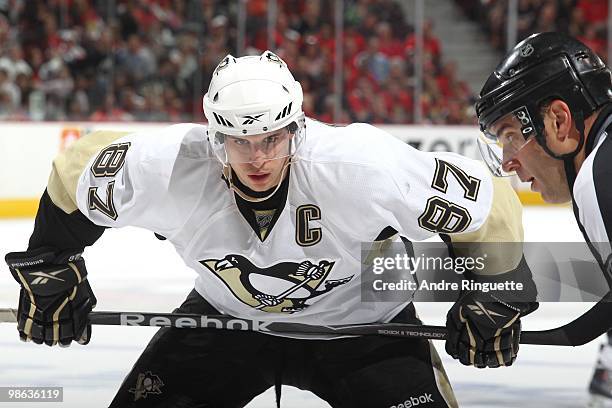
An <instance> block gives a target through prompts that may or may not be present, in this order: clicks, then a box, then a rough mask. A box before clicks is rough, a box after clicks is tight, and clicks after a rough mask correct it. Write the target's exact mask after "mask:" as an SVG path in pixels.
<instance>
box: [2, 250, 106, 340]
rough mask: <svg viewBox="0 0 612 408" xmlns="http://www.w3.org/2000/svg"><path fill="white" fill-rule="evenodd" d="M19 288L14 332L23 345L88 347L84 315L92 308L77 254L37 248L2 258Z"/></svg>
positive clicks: (93, 299) (91, 296)
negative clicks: (76, 343)
mask: <svg viewBox="0 0 612 408" xmlns="http://www.w3.org/2000/svg"><path fill="white" fill-rule="evenodd" d="M5 260H6V263H7V264H8V266H9V269H10V271H11V273H12V274H13V277H14V278H15V280H16V281H17V282H18V283H19V284H20V285H21V291H20V293H19V308H18V313H17V329H18V330H19V336H20V338H21V340H23V341H29V340H32V341H34V342H35V343H37V344H42V343H45V344H47V345H48V346H53V345H55V344H58V343H59V345H60V346H69V345H70V343H71V342H72V341H73V340H74V341H77V342H78V343H80V344H87V343H89V339H90V336H91V325H90V324H89V323H88V320H87V315H88V314H89V312H90V311H91V310H92V309H93V308H94V307H95V305H96V297H95V296H94V294H93V292H92V290H91V287H90V286H89V282H88V281H87V278H86V277H87V270H86V269H85V261H84V260H83V258H81V253H80V252H75V251H64V252H60V253H56V252H54V251H53V250H52V249H50V248H39V249H36V250H31V251H26V252H11V253H8V254H7V255H6V257H5Z"/></svg>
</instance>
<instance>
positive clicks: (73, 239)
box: [28, 190, 105, 250]
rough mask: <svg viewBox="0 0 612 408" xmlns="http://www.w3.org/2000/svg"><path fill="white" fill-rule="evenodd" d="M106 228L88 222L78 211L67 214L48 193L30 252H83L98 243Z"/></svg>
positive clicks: (41, 203)
mask: <svg viewBox="0 0 612 408" xmlns="http://www.w3.org/2000/svg"><path fill="white" fill-rule="evenodd" d="M104 229H105V228H104V227H101V226H99V225H95V224H94V223H92V222H91V221H90V220H88V219H87V218H86V217H85V216H84V215H83V214H82V213H81V212H80V211H79V210H75V211H73V212H71V213H70V214H68V213H66V212H64V210H62V209H61V208H59V207H58V206H57V205H55V203H53V201H52V200H51V197H50V196H49V194H48V192H47V190H45V192H44V193H43V196H42V198H41V199H40V205H39V207H38V212H37V213H36V220H35V223H34V231H33V232H32V236H31V237H30V242H29V245H28V249H36V248H40V247H53V248H56V249H58V250H64V249H82V248H84V247H86V246H89V245H92V244H93V243H94V242H96V241H97V240H98V238H100V236H101V235H102V233H103V232H104Z"/></svg>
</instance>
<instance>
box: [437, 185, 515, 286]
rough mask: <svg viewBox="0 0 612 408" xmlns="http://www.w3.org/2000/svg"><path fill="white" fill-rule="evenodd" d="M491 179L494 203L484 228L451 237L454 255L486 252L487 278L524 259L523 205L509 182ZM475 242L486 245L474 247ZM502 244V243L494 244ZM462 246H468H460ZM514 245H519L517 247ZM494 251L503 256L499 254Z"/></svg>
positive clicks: (510, 267) (508, 268)
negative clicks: (455, 253)
mask: <svg viewBox="0 0 612 408" xmlns="http://www.w3.org/2000/svg"><path fill="white" fill-rule="evenodd" d="M492 179H493V203H492V204H491V210H490V211H489V214H488V215H487V219H486V220H485V222H484V223H483V224H482V226H481V227H480V228H479V229H477V230H476V231H473V232H467V233H462V234H451V235H449V236H450V239H451V241H452V243H453V249H454V250H455V252H467V253H457V255H458V256H471V257H477V256H482V255H483V253H487V255H488V258H487V270H486V271H483V272H482V273H483V274H486V275H497V274H500V273H504V272H508V271H511V270H513V269H514V268H516V267H517V265H518V264H519V262H520V260H521V258H522V256H523V246H522V242H523V208H522V205H521V202H520V200H519V198H518V196H517V195H516V192H515V191H514V190H513V189H512V186H511V185H510V182H509V180H507V179H506V178H502V177H492ZM476 242H481V243H483V244H482V245H480V248H476V247H477V245H474V244H473V243H476ZM500 242H501V243H503V244H501V245H495V243H500ZM461 243H469V244H468V245H461ZM486 243H489V244H486ZM511 243H516V245H512V244H511ZM457 250H459V251H457ZM495 251H501V252H502V253H499V254H497V253H495ZM491 252H493V254H492V253H491ZM492 255H494V256H492Z"/></svg>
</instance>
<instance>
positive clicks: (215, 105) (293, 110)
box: [203, 51, 304, 165]
mask: <svg viewBox="0 0 612 408" xmlns="http://www.w3.org/2000/svg"><path fill="white" fill-rule="evenodd" d="M303 99H304V95H303V93H302V86H301V85H300V83H299V82H297V81H296V80H295V79H294V78H293V75H292V74H291V72H290V71H289V69H288V68H287V64H285V62H284V61H283V60H282V59H281V58H280V57H278V56H277V55H276V54H274V53H273V52H271V51H265V52H264V53H263V54H261V55H260V56H247V57H240V58H235V57H233V56H232V55H228V56H226V57H225V58H223V60H222V61H221V62H220V63H219V65H218V66H217V68H216V69H215V71H214V73H213V75H212V78H211V81H210V86H209V88H208V92H207V93H206V94H205V95H204V99H203V107H204V114H205V115H206V119H207V120H208V139H209V141H210V143H211V144H212V146H213V150H214V151H215V153H216V155H217V157H218V158H219V160H221V162H222V163H223V164H225V165H226V164H228V163H229V162H230V160H229V158H228V154H227V152H226V150H225V143H224V141H225V139H226V137H227V136H231V137H233V138H248V137H249V136H253V135H261V134H264V133H270V132H273V131H276V130H279V129H283V128H286V127H289V129H290V132H291V133H292V134H293V137H292V140H291V143H290V146H289V149H288V150H287V152H286V153H284V156H288V155H293V154H294V153H295V152H296V151H297V149H298V147H299V145H300V144H301V142H302V139H303V137H304V132H303V128H304V112H303V111H302V101H303ZM293 123H295V125H292V124H293ZM279 157H282V156H279ZM273 158H276V157H273Z"/></svg>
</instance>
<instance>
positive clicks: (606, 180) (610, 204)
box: [593, 135, 612, 240]
mask: <svg viewBox="0 0 612 408" xmlns="http://www.w3.org/2000/svg"><path fill="white" fill-rule="evenodd" d="M593 183H594V185H595V195H596V196H597V205H598V207H599V212H600V213H601V218H602V219H603V222H604V227H605V229H606V234H607V235H608V240H612V137H611V135H608V136H607V137H606V139H605V140H604V141H603V142H602V143H601V145H600V146H599V148H598V149H597V152H596V153H595V158H594V159H593Z"/></svg>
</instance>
